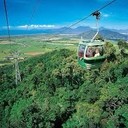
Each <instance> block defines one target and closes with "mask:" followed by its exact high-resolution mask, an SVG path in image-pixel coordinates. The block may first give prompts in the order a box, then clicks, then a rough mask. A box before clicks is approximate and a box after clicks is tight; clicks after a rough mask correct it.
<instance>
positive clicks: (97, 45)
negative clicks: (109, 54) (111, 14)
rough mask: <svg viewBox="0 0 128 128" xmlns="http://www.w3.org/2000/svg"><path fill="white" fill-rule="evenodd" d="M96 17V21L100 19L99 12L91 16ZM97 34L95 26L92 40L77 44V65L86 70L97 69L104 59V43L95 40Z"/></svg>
mask: <svg viewBox="0 0 128 128" xmlns="http://www.w3.org/2000/svg"><path fill="white" fill-rule="evenodd" d="M92 15H93V16H96V19H97V21H98V20H99V18H100V12H98V11H96V12H94V13H93V14H92ZM98 33H99V29H98V26H97V32H96V34H95V36H94V37H93V38H92V40H83V39H81V41H80V42H79V46H78V53H77V56H78V63H79V64H80V65H81V66H82V67H83V68H86V69H92V68H98V67H99V66H100V65H101V64H102V63H103V61H104V60H105V59H106V55H105V53H104V44H105V43H104V41H102V40H96V39H95V38H96V36H97V35H98Z"/></svg>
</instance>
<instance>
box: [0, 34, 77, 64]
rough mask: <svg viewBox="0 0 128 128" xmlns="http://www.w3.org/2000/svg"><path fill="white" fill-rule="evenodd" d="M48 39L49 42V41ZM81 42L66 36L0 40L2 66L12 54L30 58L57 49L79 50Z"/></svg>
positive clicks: (0, 62) (22, 37) (0, 61)
mask: <svg viewBox="0 0 128 128" xmlns="http://www.w3.org/2000/svg"><path fill="white" fill-rule="evenodd" d="M47 39H48V40H47ZM78 42H79V40H78V39H76V38H70V37H65V36H59V37H57V38H52V37H50V36H29V37H25V36H21V37H13V38H11V41H9V40H8V39H7V38H1V39H0V64H4V63H6V58H7V57H9V56H11V53H13V52H15V51H18V52H19V54H20V56H21V57H23V58H28V57H31V56H36V55H39V54H44V53H47V52H50V51H53V50H56V49H62V48H66V49H72V50H76V49H77V44H78Z"/></svg>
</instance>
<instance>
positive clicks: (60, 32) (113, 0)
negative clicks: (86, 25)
mask: <svg viewBox="0 0 128 128" xmlns="http://www.w3.org/2000/svg"><path fill="white" fill-rule="evenodd" d="M115 1H117V0H112V1H111V2H109V3H107V4H105V5H104V6H103V7H101V8H99V9H97V10H95V11H93V12H92V13H90V14H89V15H88V16H86V17H84V18H82V19H80V20H79V21H77V22H75V23H73V24H71V25H70V26H67V27H66V28H64V29H63V30H61V31H59V32H58V33H56V34H53V36H55V35H59V34H62V33H63V32H65V31H67V30H68V29H71V27H73V26H75V25H77V24H78V23H80V22H82V21H84V20H86V19H88V18H89V17H90V16H92V15H93V14H94V13H96V12H99V11H101V10H103V9H104V8H106V7H107V6H109V5H111V4H112V3H114V2H115ZM50 39H51V38H49V39H48V40H50Z"/></svg>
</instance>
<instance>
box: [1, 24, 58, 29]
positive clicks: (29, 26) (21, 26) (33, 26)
mask: <svg viewBox="0 0 128 128" xmlns="http://www.w3.org/2000/svg"><path fill="white" fill-rule="evenodd" d="M9 28H10V29H11V30H27V29H28V30H32V29H37V30H38V29H39V30H41V29H51V28H57V26H55V25H50V24H49V25H45V24H44V25H39V24H37V25H36V24H31V25H20V26H9ZM2 29H7V27H6V26H3V27H2Z"/></svg>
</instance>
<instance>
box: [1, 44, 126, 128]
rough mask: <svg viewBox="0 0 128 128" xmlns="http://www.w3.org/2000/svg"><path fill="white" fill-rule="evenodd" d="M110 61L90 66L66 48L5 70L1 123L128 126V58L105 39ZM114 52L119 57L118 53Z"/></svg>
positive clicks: (38, 127) (36, 127)
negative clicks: (17, 78) (16, 71)
mask: <svg viewBox="0 0 128 128" xmlns="http://www.w3.org/2000/svg"><path fill="white" fill-rule="evenodd" d="M106 47H107V48H108V47H109V49H108V51H106V53H107V54H108V58H107V60H108V61H105V62H104V63H103V64H102V66H101V68H100V69H94V70H89V71H88V70H85V69H82V68H81V67H80V66H79V65H78V64H77V60H76V57H75V53H74V52H73V51H70V50H66V49H62V50H59V51H53V52H49V53H47V54H44V55H40V56H37V57H33V58H30V59H28V60H26V61H24V62H20V64H19V65H20V70H21V77H22V82H20V83H19V84H18V85H17V86H16V85H15V82H14V77H13V76H14V68H13V66H4V67H1V70H0V84H1V85H0V95H1V97H0V127H1V128H17V127H19V128H23V127H25V128H61V127H63V128H128V109H127V108H128V105H127V104H128V59H127V56H126V57H123V58H122V57H120V54H119V55H116V54H115V48H114V46H113V45H112V44H111V43H106ZM113 55H114V57H115V58H113Z"/></svg>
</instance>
